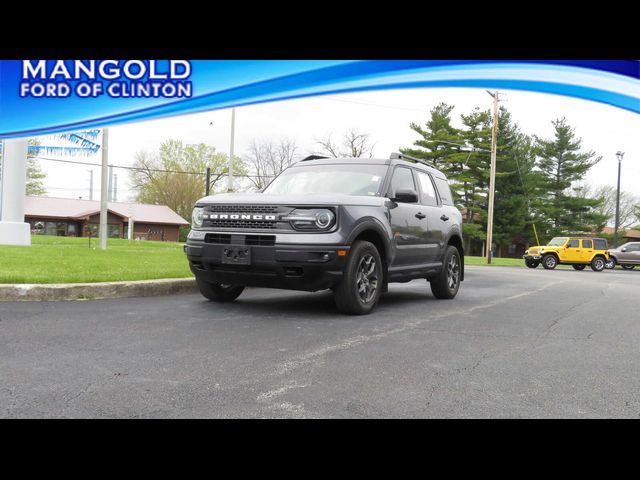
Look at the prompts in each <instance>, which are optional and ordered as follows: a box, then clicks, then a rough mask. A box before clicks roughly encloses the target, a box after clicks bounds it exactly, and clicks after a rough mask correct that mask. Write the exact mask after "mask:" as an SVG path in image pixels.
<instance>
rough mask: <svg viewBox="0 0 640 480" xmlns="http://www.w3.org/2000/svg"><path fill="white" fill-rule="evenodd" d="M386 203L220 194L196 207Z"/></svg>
mask: <svg viewBox="0 0 640 480" xmlns="http://www.w3.org/2000/svg"><path fill="white" fill-rule="evenodd" d="M386 201H388V199H387V198H384V197H369V196H356V195H341V194H314V195H267V194H264V193H221V194H219V195H210V196H208V197H204V198H201V199H200V200H198V202H197V203H196V204H197V205H213V204H224V205H234V204H246V205H290V206H298V205H327V206H332V205H365V206H372V207H375V206H382V205H384V204H385V202H386Z"/></svg>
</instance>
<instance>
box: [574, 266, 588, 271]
mask: <svg viewBox="0 0 640 480" xmlns="http://www.w3.org/2000/svg"><path fill="white" fill-rule="evenodd" d="M585 267H586V265H574V266H573V269H574V270H584V268H585Z"/></svg>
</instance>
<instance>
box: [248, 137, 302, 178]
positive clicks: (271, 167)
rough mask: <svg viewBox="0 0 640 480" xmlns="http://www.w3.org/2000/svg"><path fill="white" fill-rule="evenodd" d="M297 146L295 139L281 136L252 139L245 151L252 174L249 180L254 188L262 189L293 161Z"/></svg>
mask: <svg viewBox="0 0 640 480" xmlns="http://www.w3.org/2000/svg"><path fill="white" fill-rule="evenodd" d="M297 150H298V147H297V146H296V142H295V140H291V139H288V138H281V139H280V140H279V141H278V143H274V142H273V141H272V140H262V141H260V140H256V139H254V140H253V141H252V142H251V145H250V146H249V151H248V152H247V165H248V166H249V169H250V170H251V173H252V175H253V176H251V177H249V180H250V181H251V183H252V184H253V186H254V187H255V188H257V189H258V190H262V189H263V188H265V187H266V186H267V185H268V184H269V182H270V181H271V180H273V179H274V178H275V177H276V176H278V175H280V173H281V172H282V171H283V170H284V169H286V168H287V167H288V166H289V165H291V164H292V163H294V159H295V156H296V152H297Z"/></svg>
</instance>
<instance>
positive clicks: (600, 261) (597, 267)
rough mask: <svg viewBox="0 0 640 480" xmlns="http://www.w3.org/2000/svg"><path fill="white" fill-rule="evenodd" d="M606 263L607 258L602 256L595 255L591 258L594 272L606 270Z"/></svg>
mask: <svg viewBox="0 0 640 480" xmlns="http://www.w3.org/2000/svg"><path fill="white" fill-rule="evenodd" d="M605 263H606V261H605V259H604V258H602V257H595V258H594V259H593V260H591V270H593V271H594V272H601V271H602V270H604V264H605Z"/></svg>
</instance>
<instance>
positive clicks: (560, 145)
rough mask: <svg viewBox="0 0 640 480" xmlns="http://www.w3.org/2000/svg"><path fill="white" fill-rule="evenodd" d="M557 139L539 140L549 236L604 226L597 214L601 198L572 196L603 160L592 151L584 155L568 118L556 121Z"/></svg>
mask: <svg viewBox="0 0 640 480" xmlns="http://www.w3.org/2000/svg"><path fill="white" fill-rule="evenodd" d="M553 126H554V128H555V135H554V138H553V139H551V140H544V139H540V138H536V150H537V155H538V163H537V166H538V168H539V169H540V171H541V172H542V174H543V175H544V184H543V188H544V190H545V191H546V192H547V195H546V200H547V202H546V205H541V210H542V212H541V213H542V214H543V215H544V216H545V217H546V219H547V222H546V223H547V225H546V233H547V236H554V235H562V234H574V233H579V232H590V231H591V230H592V229H593V228H594V226H596V225H599V224H600V223H602V218H601V217H602V215H599V214H597V213H596V212H594V210H593V209H594V207H596V206H597V205H598V203H599V202H600V201H599V200H598V199H590V198H583V197H579V196H575V195H571V191H570V188H571V185H572V184H573V183H574V182H578V181H580V180H582V179H583V178H584V176H585V175H586V173H587V171H588V170H589V169H590V168H591V167H592V166H593V165H595V164H596V163H598V162H599V161H600V160H601V159H602V157H601V156H596V154H595V153H594V152H593V151H589V152H582V151H581V148H582V139H580V138H576V137H575V132H574V129H573V128H572V127H571V126H570V125H569V124H568V122H567V120H566V119H565V118H560V119H558V120H555V121H554V122H553Z"/></svg>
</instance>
